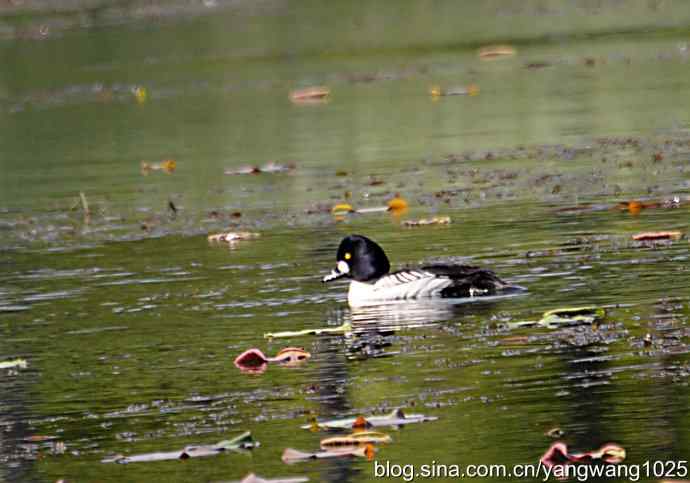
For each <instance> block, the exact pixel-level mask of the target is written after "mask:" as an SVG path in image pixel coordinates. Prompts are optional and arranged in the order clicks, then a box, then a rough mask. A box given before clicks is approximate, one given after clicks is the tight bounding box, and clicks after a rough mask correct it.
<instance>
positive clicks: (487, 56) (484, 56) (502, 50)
mask: <svg viewBox="0 0 690 483" xmlns="http://www.w3.org/2000/svg"><path fill="white" fill-rule="evenodd" d="M516 53H517V51H516V50H515V48H514V47H512V46H510V45H487V46H486V47H482V48H481V49H479V52H478V55H479V58H480V59H481V60H494V59H498V58H501V57H511V56H513V55H515V54H516Z"/></svg>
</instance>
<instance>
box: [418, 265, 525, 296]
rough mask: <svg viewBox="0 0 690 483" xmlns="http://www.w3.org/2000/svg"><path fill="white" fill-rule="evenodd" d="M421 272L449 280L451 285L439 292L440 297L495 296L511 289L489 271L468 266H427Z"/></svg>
mask: <svg viewBox="0 0 690 483" xmlns="http://www.w3.org/2000/svg"><path fill="white" fill-rule="evenodd" d="M422 270H424V271H425V272H429V273H432V274H434V275H435V276H437V277H444V278H449V279H451V280H452V281H453V283H452V284H451V285H449V286H448V287H446V288H444V289H443V290H442V291H441V296H442V297H475V296H481V295H495V294H497V293H500V292H502V291H504V289H507V288H511V287H513V286H512V285H510V284H509V283H507V282H504V281H503V280H501V279H500V278H499V277H498V275H496V274H495V273H494V272H492V271H491V270H487V269H485V268H480V267H472V266H469V265H441V264H435V265H427V266H424V267H422Z"/></svg>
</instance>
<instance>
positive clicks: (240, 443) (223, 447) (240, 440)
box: [101, 431, 259, 464]
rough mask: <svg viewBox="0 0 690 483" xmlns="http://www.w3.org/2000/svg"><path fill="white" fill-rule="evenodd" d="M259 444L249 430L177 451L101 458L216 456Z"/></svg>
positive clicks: (139, 459)
mask: <svg viewBox="0 0 690 483" xmlns="http://www.w3.org/2000/svg"><path fill="white" fill-rule="evenodd" d="M258 445H259V443H258V442H256V441H255V440H254V438H252V435H251V433H250V432H249V431H247V432H244V433H242V434H240V435H239V436H237V437H236V438H233V439H231V440H227V441H221V442H219V443H217V444H214V445H198V446H185V447H184V448H183V449H181V450H177V451H167V452H155V453H144V454H138V455H132V456H124V455H121V454H118V455H114V456H110V457H108V458H105V459H103V460H101V462H102V463H121V464H126V463H147V462H152V461H164V460H177V459H183V460H184V459H188V458H200V457H205V456H215V455H218V454H220V453H223V452H225V451H240V450H246V449H252V448H255V447H257V446H258Z"/></svg>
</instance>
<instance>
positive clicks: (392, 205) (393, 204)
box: [388, 196, 407, 212]
mask: <svg viewBox="0 0 690 483" xmlns="http://www.w3.org/2000/svg"><path fill="white" fill-rule="evenodd" d="M406 209H407V201H405V200H404V199H402V198H401V197H400V196H396V197H395V198H393V199H392V200H390V201H389V202H388V211H397V212H400V211H404V210H406Z"/></svg>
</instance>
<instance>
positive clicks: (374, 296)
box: [347, 270, 453, 305]
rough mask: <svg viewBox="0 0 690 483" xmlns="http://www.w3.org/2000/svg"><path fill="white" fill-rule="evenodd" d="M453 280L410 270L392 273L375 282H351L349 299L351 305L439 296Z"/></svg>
mask: <svg viewBox="0 0 690 483" xmlns="http://www.w3.org/2000/svg"><path fill="white" fill-rule="evenodd" d="M452 283H453V282H452V280H450V279H449V278H446V277H437V276H436V275H434V274H432V273H429V272H424V271H422V270H409V271H402V272H396V273H392V274H390V275H386V276H385V277H382V278H380V279H379V280H377V281H376V282H375V283H366V282H357V281H356V280H353V281H352V282H350V289H349V291H348V294H347V300H348V302H349V303H350V305H359V304H361V303H363V302H372V301H377V300H399V299H415V298H423V297H434V296H438V295H439V294H440V293H441V291H442V290H443V289H444V288H446V287H448V286H449V285H451V284H452Z"/></svg>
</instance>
